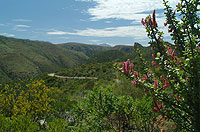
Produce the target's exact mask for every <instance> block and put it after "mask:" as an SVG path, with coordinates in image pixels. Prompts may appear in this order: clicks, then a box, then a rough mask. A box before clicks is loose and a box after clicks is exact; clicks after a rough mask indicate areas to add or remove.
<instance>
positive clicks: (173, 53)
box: [172, 49, 176, 57]
mask: <svg viewBox="0 0 200 132" xmlns="http://www.w3.org/2000/svg"><path fill="white" fill-rule="evenodd" d="M175 50H176V49H175ZM175 50H174V51H173V52H172V57H174V55H175Z"/></svg>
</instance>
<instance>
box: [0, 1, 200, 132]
mask: <svg viewBox="0 0 200 132" xmlns="http://www.w3.org/2000/svg"><path fill="white" fill-rule="evenodd" d="M164 5H165V7H166V8H165V11H166V12H165V14H166V18H167V19H166V20H167V22H166V23H165V25H168V28H169V33H170V35H171V36H172V40H173V41H174V44H169V43H168V42H165V41H164V38H163V33H162V32H160V31H159V30H158V28H157V22H156V18H155V11H153V14H152V16H151V15H149V16H148V17H147V18H145V19H142V24H143V25H144V26H145V29H146V31H147V33H148V37H150V38H151V42H150V45H151V47H143V46H141V45H140V44H137V43H136V44H135V45H134V46H132V47H128V46H125V47H123V46H118V47H101V46H89V45H84V46H83V47H82V44H74V43H73V44H69V45H67V44H62V45H59V46H53V45H51V44H49V43H45V44H44V43H43V44H44V45H43V44H42V45H41V42H37V43H36V42H32V41H29V40H27V41H23V42H22V40H18V39H14V38H12V39H8V38H6V37H1V45H0V46H1V47H2V48H1V53H2V56H1V58H0V62H1V61H2V62H3V61H5V59H6V58H7V59H8V58H9V56H15V57H19V58H20V59H22V60H21V61H23V62H24V63H23V64H24V65H25V66H27V65H28V64H29V63H30V64H32V63H33V62H34V65H36V64H39V60H40V58H43V59H44V60H45V61H44V62H56V63H55V65H54V64H53V67H50V69H51V68H53V69H54V68H55V67H56V66H58V67H59V68H58V71H57V72H55V70H57V69H54V70H50V71H51V72H55V73H54V74H55V75H57V76H49V75H48V74H47V73H42V74H40V75H37V76H34V77H33V78H31V79H30V78H27V79H25V77H24V76H23V77H24V78H23V79H22V78H21V80H20V81H16V80H14V81H10V82H5V81H4V82H2V83H1V84H0V131H2V132H4V131H9V132H16V131H20V132H21V131H24V132H28V131H43V132H46V131H48V132H49V131H50V132H51V131H55V132H65V131H67V132H86V131H88V132H90V131H91V132H95V131H97V132H101V131H105V132H106V131H114V132H118V131H133V132H134V131H144V132H151V131H152V132H159V131H161V130H162V131H168V132H173V131H174V132H177V131H194V132H199V131H200V126H199V124H200V117H199V116H200V114H199V113H200V105H199V98H200V97H199V94H200V87H199V86H200V79H199V77H200V72H199V69H200V45H199V34H200V30H199V24H200V22H199V16H198V15H197V14H198V13H199V9H198V8H199V6H200V2H199V1H198V0H192V1H186V0H181V3H179V4H178V5H177V9H176V10H175V12H174V11H173V10H172V8H171V7H170V6H168V3H167V2H166V1H165V0H164ZM176 12H179V13H180V15H181V17H182V19H181V20H177V19H176V16H175V13H176ZM15 41H16V43H17V44H19V45H21V46H22V47H24V48H26V46H28V47H29V50H28V51H29V55H30V56H28V53H23V52H21V50H20V47H17V48H13V47H9V44H11V45H12V46H16V45H15V44H14V42H15ZM25 43H27V44H25ZM19 45H18V46H19ZM46 45H48V46H47V47H46ZM34 47H36V48H38V47H40V51H38V50H36V48H34ZM61 47H62V48H63V49H62V48H61ZM46 48H47V49H46ZM52 48H55V49H56V50H57V49H59V51H60V49H62V51H63V54H67V53H65V51H69V52H68V53H70V54H71V56H70V57H72V58H73V57H75V58H79V57H80V58H79V59H81V57H83V58H82V59H81V60H82V61H85V62H86V59H85V58H87V59H88V58H89V59H88V60H90V63H88V64H83V65H81V66H77V65H78V64H79V63H80V64H81V63H82V61H80V62H76V63H77V65H76V64H75V63H72V64H70V65H71V66H76V67H71V68H65V69H62V70H60V68H61V67H62V66H61V64H63V65H65V63H66V65H67V64H69V62H70V63H71V61H70V60H69V62H66V61H68V60H67V59H66V60H65V61H63V59H65V57H64V56H62V57H64V58H62V57H61V56H60V57H61V58H60V59H58V58H59V57H58V58H57V57H56V56H54V55H53V54H51V52H50V51H51V50H52ZM150 48H152V50H151V49H150ZM110 49H112V50H110ZM113 49H114V50H113ZM41 50H42V51H41ZM56 50H55V51H56ZM72 50H73V51H72ZM15 51H18V52H17V54H16V53H15ZM97 51H98V53H97ZM99 51H100V52H99ZM7 52H8V54H7ZM37 52H39V53H38V54H39V56H37V57H36V58H35V61H33V58H32V60H31V59H30V58H31V57H33V56H31V55H35V54H36V53H37ZM41 53H42V54H41ZM116 54H117V56H116ZM82 55H83V56H82ZM152 56H153V57H152ZM95 57H96V59H94V58H95ZM11 58H12V57H11ZM37 58H38V59H37ZM12 59H13V60H14V59H16V58H12ZM12 59H8V60H9V61H5V63H4V65H0V68H1V70H0V73H1V74H0V75H1V76H2V78H3V79H2V80H4V79H5V80H7V79H10V77H11V74H12V75H13V77H18V76H16V75H14V74H15V72H13V73H12V72H6V71H5V67H4V66H5V65H6V66H7V65H8V66H9V67H8V69H9V68H11V69H12V67H13V69H12V70H14V69H15V68H20V66H18V65H16V67H15V66H13V65H10V64H12V63H11V60H12ZM126 59H128V60H127V61H124V62H122V60H126ZM130 59H131V61H130ZM36 60H37V61H36ZM47 60H48V61H47ZM146 60H147V61H146ZM74 62H75V60H74ZM88 62H89V61H88ZM91 62H92V63H91ZM131 62H132V63H131ZM133 63H134V64H133ZM45 64H47V63H44V65H45ZM48 64H49V63H48ZM57 64H58V65H57ZM50 65H51V64H50ZM40 66H41V67H40V69H39V70H41V69H42V68H44V69H45V68H46V67H42V64H41V65H40ZM45 66H47V65H45ZM54 66H55V67H54ZM33 67H34V66H33ZM12 70H11V71H12ZM15 70H16V69H15ZM24 70H28V71H31V72H34V73H35V69H31V67H28V69H24ZM9 71H10V70H9ZM47 72H48V71H47ZM26 75H27V74H26ZM21 77H22V76H21ZM27 77H28V76H27ZM67 77H82V78H67ZM84 77H93V78H84Z"/></svg>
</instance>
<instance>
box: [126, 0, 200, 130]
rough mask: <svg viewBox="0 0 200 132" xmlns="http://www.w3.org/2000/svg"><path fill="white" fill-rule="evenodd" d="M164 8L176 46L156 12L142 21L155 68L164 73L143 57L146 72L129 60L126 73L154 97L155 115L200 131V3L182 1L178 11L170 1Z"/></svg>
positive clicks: (193, 0)
mask: <svg viewBox="0 0 200 132" xmlns="http://www.w3.org/2000/svg"><path fill="white" fill-rule="evenodd" d="M163 4H164V6H165V16H166V22H165V23H164V26H168V33H169V34H170V36H171V37H172V41H173V44H170V43H168V42H166V41H164V37H163V34H164V33H163V32H161V31H159V29H158V24H157V22H156V17H155V10H154V11H153V13H152V15H149V16H147V17H146V18H145V19H144V18H143V19H142V21H141V23H142V24H143V25H144V26H145V29H146V32H147V34H148V37H149V38H150V39H151V41H150V42H149V43H150V45H151V47H152V50H153V54H152V56H153V57H154V58H155V59H154V61H152V64H153V65H154V66H155V67H157V68H159V70H160V71H159V72H155V71H152V70H151V69H149V68H148V67H147V66H146V62H145V61H144V59H142V57H141V60H142V61H143V69H144V71H142V72H141V73H139V72H138V71H134V70H133V69H134V67H133V64H131V63H130V60H129V59H128V60H127V61H126V62H124V63H123V73H124V74H125V75H127V76H128V77H129V78H131V80H132V83H133V84H134V85H137V86H140V87H142V88H144V89H145V92H146V94H148V95H150V96H152V97H153V109H152V110H153V111H154V112H159V113H160V114H162V116H163V117H165V118H167V119H169V120H172V121H173V122H174V123H175V124H176V128H177V129H179V130H182V131H200V125H199V124H200V100H199V99H200V96H199V94H200V28H199V27H200V19H199V14H198V13H199V11H200V9H199V6H200V1H199V0H181V1H180V3H178V5H177V6H176V9H175V10H174V11H173V10H172V8H171V7H170V6H169V5H168V2H167V1H166V0H163ZM176 14H177V15H179V17H177V15H176Z"/></svg>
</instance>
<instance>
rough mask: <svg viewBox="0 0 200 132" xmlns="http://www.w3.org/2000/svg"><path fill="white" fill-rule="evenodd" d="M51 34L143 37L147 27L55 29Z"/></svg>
mask: <svg viewBox="0 0 200 132" xmlns="http://www.w3.org/2000/svg"><path fill="white" fill-rule="evenodd" d="M47 34H51V35H65V34H68V35H78V36H89V37H133V38H135V39H141V38H143V37H144V35H146V32H145V29H144V28H143V27H142V26H121V27H110V28H103V29H95V28H87V29H85V30H75V32H64V31H54V32H47Z"/></svg>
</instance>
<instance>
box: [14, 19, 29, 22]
mask: <svg viewBox="0 0 200 132" xmlns="http://www.w3.org/2000/svg"><path fill="white" fill-rule="evenodd" d="M12 21H16V22H32V20H28V19H13V20H12Z"/></svg>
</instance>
